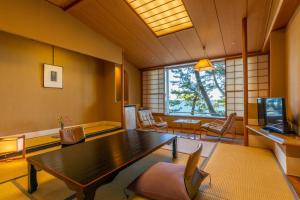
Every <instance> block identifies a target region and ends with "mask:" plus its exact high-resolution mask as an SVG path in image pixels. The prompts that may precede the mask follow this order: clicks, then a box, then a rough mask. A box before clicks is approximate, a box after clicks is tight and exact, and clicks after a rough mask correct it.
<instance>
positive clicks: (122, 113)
mask: <svg viewBox="0 0 300 200" xmlns="http://www.w3.org/2000/svg"><path fill="white" fill-rule="evenodd" d="M124 80H125V59H124V52H123V53H122V65H121V126H122V128H125V110H124V106H125V81H124Z"/></svg>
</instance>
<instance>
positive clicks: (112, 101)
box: [103, 62, 121, 122]
mask: <svg viewBox="0 0 300 200" xmlns="http://www.w3.org/2000/svg"><path fill="white" fill-rule="evenodd" d="M103 86H104V87H105V95H104V97H103V100H104V117H105V119H107V120H110V121H118V122H120V121H121V102H117V101H116V87H115V64H114V63H110V62H105V64H104V82H103Z"/></svg>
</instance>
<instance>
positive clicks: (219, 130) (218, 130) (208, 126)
mask: <svg viewBox="0 0 300 200" xmlns="http://www.w3.org/2000/svg"><path fill="white" fill-rule="evenodd" d="M201 127H202V128H205V129H206V130H208V131H211V132H216V133H219V134H221V133H222V128H223V127H222V126H218V125H215V126H212V125H211V123H205V124H202V125H201Z"/></svg>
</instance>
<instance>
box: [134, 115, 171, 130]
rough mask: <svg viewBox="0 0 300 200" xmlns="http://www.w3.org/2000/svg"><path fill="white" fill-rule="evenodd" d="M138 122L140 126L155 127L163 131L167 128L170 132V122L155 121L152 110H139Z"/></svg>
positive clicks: (144, 127)
mask: <svg viewBox="0 0 300 200" xmlns="http://www.w3.org/2000/svg"><path fill="white" fill-rule="evenodd" d="M138 124H139V127H140V128H143V129H150V130H151V129H154V130H155V131H161V130H164V129H166V130H165V131H166V132H168V122H165V121H163V120H162V119H160V121H155V119H154V117H153V115H152V112H151V110H139V111H138Z"/></svg>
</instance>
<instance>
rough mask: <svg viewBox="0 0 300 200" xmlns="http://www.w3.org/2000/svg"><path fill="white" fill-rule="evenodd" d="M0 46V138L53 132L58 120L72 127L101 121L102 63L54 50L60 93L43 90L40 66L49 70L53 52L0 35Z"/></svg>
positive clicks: (12, 36)
mask: <svg viewBox="0 0 300 200" xmlns="http://www.w3.org/2000/svg"><path fill="white" fill-rule="evenodd" d="M0 44H1V48H0V74H1V78H0V96H1V98H0V106H1V109H0V110H1V114H0V136H1V135H10V134H19V133H23V132H31V131H38V130H45V129H51V128H57V127H58V123H57V117H58V115H60V114H61V115H63V116H68V117H69V118H70V119H71V123H70V125H71V124H81V123H87V122H95V121H99V120H104V119H105V118H104V111H103V105H104V100H103V96H104V95H105V94H104V93H105V91H104V84H103V80H104V78H103V75H104V73H103V62H104V61H101V60H99V59H96V58H92V57H89V56H85V55H82V54H79V53H75V52H72V51H68V50H64V49H61V48H55V53H54V64H55V65H59V66H63V81H64V84H63V85H64V88H63V89H52V88H44V87H43V64H44V63H48V64H52V58H53V54H52V47H51V46H49V45H47V44H44V43H40V42H36V41H32V40H29V39H25V38H23V37H19V36H15V35H11V34H8V33H4V32H0Z"/></svg>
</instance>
